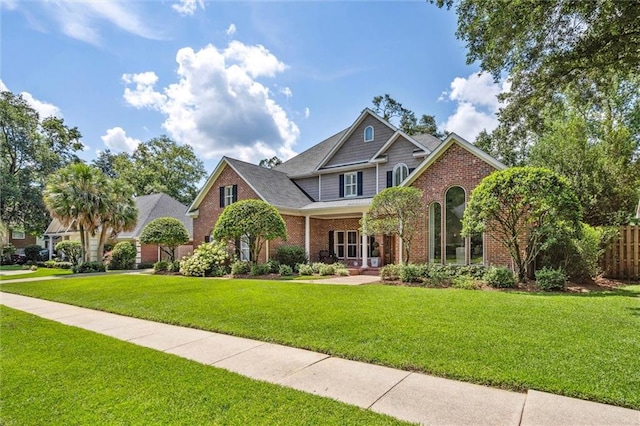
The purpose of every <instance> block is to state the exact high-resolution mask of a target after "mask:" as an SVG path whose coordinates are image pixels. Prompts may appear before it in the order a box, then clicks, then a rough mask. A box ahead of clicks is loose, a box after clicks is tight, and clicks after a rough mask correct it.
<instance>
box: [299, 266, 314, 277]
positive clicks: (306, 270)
mask: <svg viewBox="0 0 640 426" xmlns="http://www.w3.org/2000/svg"><path fill="white" fill-rule="evenodd" d="M298 273H299V274H300V275H313V268H312V267H311V265H307V264H306V263H299V264H298Z"/></svg>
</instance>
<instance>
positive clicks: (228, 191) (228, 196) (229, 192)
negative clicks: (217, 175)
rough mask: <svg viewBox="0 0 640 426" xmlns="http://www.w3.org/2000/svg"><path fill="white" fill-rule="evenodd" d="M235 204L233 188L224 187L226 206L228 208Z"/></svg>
mask: <svg viewBox="0 0 640 426" xmlns="http://www.w3.org/2000/svg"><path fill="white" fill-rule="evenodd" d="M231 204H233V186H225V187H224V205H225V206H228V205H231Z"/></svg>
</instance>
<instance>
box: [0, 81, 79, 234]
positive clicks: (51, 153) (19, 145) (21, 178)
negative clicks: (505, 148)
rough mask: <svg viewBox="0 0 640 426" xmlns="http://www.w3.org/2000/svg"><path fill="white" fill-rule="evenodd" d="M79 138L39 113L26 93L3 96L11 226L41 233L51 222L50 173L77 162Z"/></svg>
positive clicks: (1, 154)
mask: <svg viewBox="0 0 640 426" xmlns="http://www.w3.org/2000/svg"><path fill="white" fill-rule="evenodd" d="M80 138H81V134H80V132H79V131H78V129H77V128H75V127H72V128H70V127H68V126H67V125H65V124H64V120H63V119H61V118H57V117H48V118H45V119H43V120H41V118H40V116H39V115H38V113H37V112H36V111H35V110H34V109H33V108H32V107H31V106H30V105H29V104H28V103H27V101H26V100H25V99H24V98H23V97H22V95H15V94H13V93H11V92H8V91H5V92H2V93H0V173H1V176H2V179H1V180H0V215H1V219H2V220H3V221H4V222H5V224H6V225H7V227H9V228H18V229H24V231H25V232H26V233H29V234H41V233H42V232H43V231H44V230H45V228H46V227H47V225H48V224H49V221H50V220H51V219H50V217H49V215H48V214H47V210H46V209H45V206H44V203H43V200H42V190H43V189H44V185H45V183H46V180H47V178H48V176H49V175H51V174H52V173H53V172H54V171H56V170H57V169H59V168H60V167H63V166H65V165H67V164H69V163H71V162H75V161H78V157H77V156H76V152H78V151H80V150H82V148H83V145H82V143H81V142H80Z"/></svg>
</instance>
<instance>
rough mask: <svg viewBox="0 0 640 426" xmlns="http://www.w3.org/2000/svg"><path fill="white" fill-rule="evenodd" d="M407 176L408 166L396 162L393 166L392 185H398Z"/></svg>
mask: <svg viewBox="0 0 640 426" xmlns="http://www.w3.org/2000/svg"><path fill="white" fill-rule="evenodd" d="M407 176H409V168H408V167H407V165H406V164H404V163H400V164H396V166H395V167H394V168H393V186H398V185H400V184H401V183H402V181H403V180H405V179H406V178H407Z"/></svg>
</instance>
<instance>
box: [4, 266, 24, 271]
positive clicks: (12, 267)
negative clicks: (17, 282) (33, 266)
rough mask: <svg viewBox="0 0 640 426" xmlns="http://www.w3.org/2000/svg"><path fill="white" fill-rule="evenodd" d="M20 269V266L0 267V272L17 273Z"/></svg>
mask: <svg viewBox="0 0 640 426" xmlns="http://www.w3.org/2000/svg"><path fill="white" fill-rule="evenodd" d="M20 269H22V265H0V271H17V270H20Z"/></svg>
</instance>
